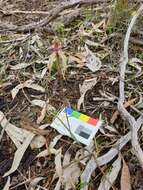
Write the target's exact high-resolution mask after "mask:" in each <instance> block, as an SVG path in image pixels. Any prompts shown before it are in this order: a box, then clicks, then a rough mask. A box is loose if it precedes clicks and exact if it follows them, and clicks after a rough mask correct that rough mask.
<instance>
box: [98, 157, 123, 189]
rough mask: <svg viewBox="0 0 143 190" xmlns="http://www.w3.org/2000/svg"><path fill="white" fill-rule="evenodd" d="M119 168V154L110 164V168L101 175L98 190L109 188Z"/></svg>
mask: <svg viewBox="0 0 143 190" xmlns="http://www.w3.org/2000/svg"><path fill="white" fill-rule="evenodd" d="M120 169H121V156H120V155H119V157H118V158H117V160H115V161H114V163H113V164H112V169H111V170H110V171H109V172H108V173H107V174H106V175H105V176H103V177H102V179H101V183H100V185H99V188H98V190H103V189H104V190H109V189H110V188H111V187H112V185H113V183H114V182H115V180H116V178H117V176H118V174H119V171H120Z"/></svg>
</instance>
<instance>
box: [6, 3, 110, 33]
mask: <svg viewBox="0 0 143 190" xmlns="http://www.w3.org/2000/svg"><path fill="white" fill-rule="evenodd" d="M107 2H109V0H88V1H87V0H77V1H75V2H73V3H67V4H64V5H61V6H60V5H58V7H56V8H54V9H53V10H51V11H50V12H49V15H48V16H47V17H45V18H44V19H41V20H40V21H39V22H33V23H30V24H27V25H23V26H16V25H13V26H10V27H9V26H6V28H3V30H5V31H6V30H9V31H17V32H27V31H30V30H34V29H36V28H40V27H43V26H45V25H47V24H49V23H50V22H51V21H52V20H54V19H55V18H57V17H58V15H59V14H60V13H61V12H62V11H64V10H65V9H69V8H72V7H74V6H77V5H79V6H81V5H91V4H97V3H107Z"/></svg>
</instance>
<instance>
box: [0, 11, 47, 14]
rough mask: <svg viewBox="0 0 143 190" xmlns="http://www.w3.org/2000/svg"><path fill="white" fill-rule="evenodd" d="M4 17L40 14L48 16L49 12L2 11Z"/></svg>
mask: <svg viewBox="0 0 143 190" xmlns="http://www.w3.org/2000/svg"><path fill="white" fill-rule="evenodd" d="M0 12H2V13H3V14H4V15H13V14H40V15H48V14H49V12H47V11H22V10H13V11H8V10H7V11H5V10H0Z"/></svg>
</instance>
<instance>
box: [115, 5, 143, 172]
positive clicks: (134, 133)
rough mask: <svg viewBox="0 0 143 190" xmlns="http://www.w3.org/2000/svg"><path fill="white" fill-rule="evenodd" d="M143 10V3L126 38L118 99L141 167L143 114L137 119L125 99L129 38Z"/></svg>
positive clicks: (142, 158)
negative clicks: (140, 132) (128, 109)
mask: <svg viewBox="0 0 143 190" xmlns="http://www.w3.org/2000/svg"><path fill="white" fill-rule="evenodd" d="M142 11H143V4H142V5H141V6H140V8H139V9H138V11H137V12H136V14H135V15H134V16H133V18H132V20H131V22H130V24H129V27H128V29H127V32H126V36H125V40H124V51H123V55H122V57H121V59H120V82H119V94H120V95H119V101H118V110H119V112H120V113H121V116H122V118H123V119H124V120H125V121H126V122H127V123H129V125H130V128H131V133H132V137H131V142H132V147H133V149H134V153H135V155H136V157H137V158H138V160H139V162H140V165H141V167H142V168H143V151H142V149H141V147H140V144H139V141H138V135H137V127H138V124H140V126H141V125H142V124H143V119H142V116H141V117H140V118H139V119H138V120H137V121H136V120H135V118H134V117H133V116H132V115H131V114H130V113H129V112H128V111H127V110H126V109H125V107H124V105H123V104H124V101H125V82H124V81H125V71H126V66H127V63H128V47H129V39H130V35H131V31H132V28H133V26H134V24H135V22H136V20H137V18H138V17H139V16H140V14H141V13H142Z"/></svg>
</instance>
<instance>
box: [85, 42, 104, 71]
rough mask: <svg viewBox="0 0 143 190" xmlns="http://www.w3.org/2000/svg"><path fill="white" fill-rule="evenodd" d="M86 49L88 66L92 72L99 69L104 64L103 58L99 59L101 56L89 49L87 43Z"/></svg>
mask: <svg viewBox="0 0 143 190" xmlns="http://www.w3.org/2000/svg"><path fill="white" fill-rule="evenodd" d="M85 50H86V66H87V67H88V68H89V69H90V70H91V71H92V72H96V71H98V70H99V69H100V68H101V66H102V62H101V60H100V59H99V57H97V56H95V54H94V53H93V52H92V51H91V50H89V48H88V46H87V45H85Z"/></svg>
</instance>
